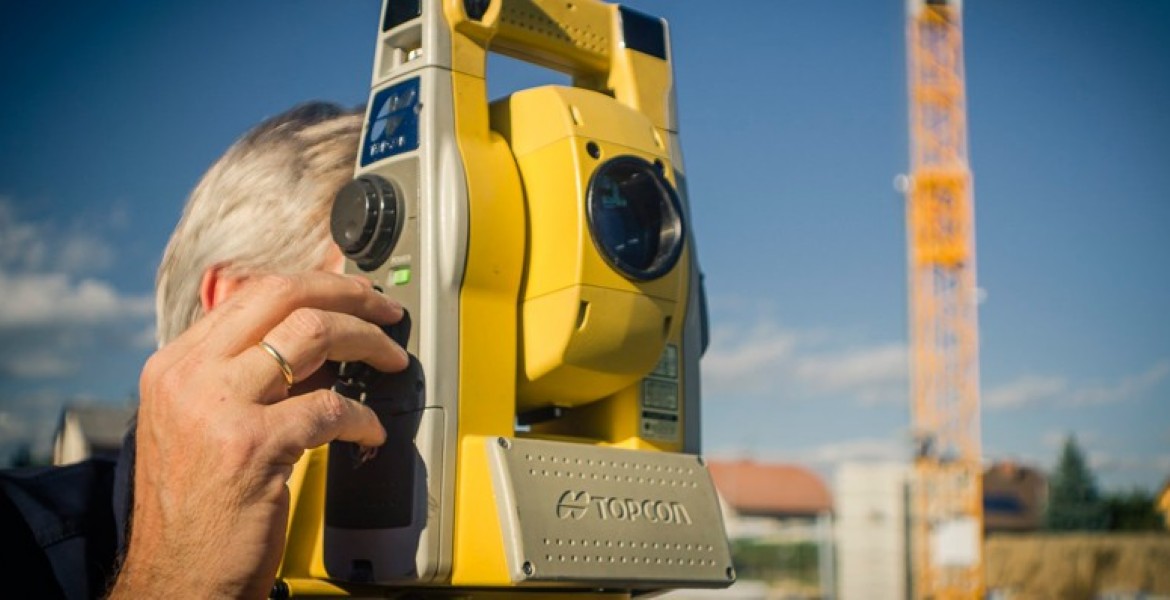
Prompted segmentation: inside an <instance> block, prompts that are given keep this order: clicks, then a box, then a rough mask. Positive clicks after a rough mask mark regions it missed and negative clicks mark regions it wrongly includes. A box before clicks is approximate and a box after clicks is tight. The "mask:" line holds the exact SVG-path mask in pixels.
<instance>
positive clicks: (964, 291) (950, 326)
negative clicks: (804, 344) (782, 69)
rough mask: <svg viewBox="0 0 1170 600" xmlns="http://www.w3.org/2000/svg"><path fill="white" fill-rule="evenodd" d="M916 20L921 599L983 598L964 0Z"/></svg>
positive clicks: (910, 231) (914, 245) (912, 235)
mask: <svg viewBox="0 0 1170 600" xmlns="http://www.w3.org/2000/svg"><path fill="white" fill-rule="evenodd" d="M907 19H908V20H907V44H908V51H909V52H908V54H909V76H908V80H909V88H910V90H909V91H910V147H911V153H910V156H911V164H910V166H911V171H910V176H909V178H908V180H907V181H906V186H905V190H906V192H907V206H906V224H907V237H908V246H909V252H908V254H909V271H910V273H909V297H910V347H911V354H910V357H911V360H910V363H911V386H910V387H911V402H912V404H911V419H912V423H913V430H914V434H915V439H916V448H917V449H916V456H915V461H914V479H913V484H912V490H911V502H912V504H911V515H912V517H911V569H912V572H913V573H912V582H913V597H914V598H916V599H935V600H941V599H958V598H982V597H983V591H984V585H983V561H982V545H983V544H982V537H983V502H982V495H983V494H982V467H981V464H980V442H979V437H980V432H979V335H978V319H977V315H976V304H977V299H976V294H977V290H976V286H975V243H974V238H975V219H974V212H973V197H972V192H971V171H970V167H969V165H968V162H967V109H966V93H965V89H964V88H965V84H964V74H963V25H962V5H961V0H949V1H948V0H908V2H907Z"/></svg>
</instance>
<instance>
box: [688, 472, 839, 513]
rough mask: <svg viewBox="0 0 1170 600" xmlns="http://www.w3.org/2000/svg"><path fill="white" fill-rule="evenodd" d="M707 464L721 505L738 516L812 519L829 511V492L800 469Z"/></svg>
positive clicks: (813, 475)
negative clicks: (722, 501) (731, 509)
mask: <svg viewBox="0 0 1170 600" xmlns="http://www.w3.org/2000/svg"><path fill="white" fill-rule="evenodd" d="M707 464H708V466H709V467H710V469H711V477H712V479H714V480H715V487H716V488H717V489H718V490H719V493H720V494H721V495H722V496H723V499H724V501H726V502H727V504H729V505H730V506H731V508H733V509H735V511H736V512H738V513H740V514H745V515H766V516H813V515H817V514H820V513H822V512H828V511H831V510H832V508H833V498H832V496H831V495H830V494H829V488H828V487H826V486H825V483H824V482H823V481H821V478H820V477H818V476H817V475H816V474H815V473H813V472H812V471H810V470H808V469H806V468H804V467H800V466H797V465H789V464H782V463H757V462H755V461H751V460H736V461H718V460H711V461H708V463H707Z"/></svg>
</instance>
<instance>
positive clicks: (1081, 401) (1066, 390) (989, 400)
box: [983, 359, 1170, 410]
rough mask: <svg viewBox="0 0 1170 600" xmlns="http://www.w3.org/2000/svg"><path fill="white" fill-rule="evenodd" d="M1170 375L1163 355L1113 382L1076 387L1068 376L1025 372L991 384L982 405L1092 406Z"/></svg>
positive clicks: (1133, 392)
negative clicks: (1000, 382) (1138, 370)
mask: <svg viewBox="0 0 1170 600" xmlns="http://www.w3.org/2000/svg"><path fill="white" fill-rule="evenodd" d="M1168 377H1170V359H1162V360H1159V361H1158V362H1156V363H1154V365H1153V366H1151V367H1150V368H1148V369H1146V370H1145V371H1142V372H1140V373H1135V374H1131V375H1126V376H1124V377H1122V378H1121V379H1119V380H1117V381H1115V382H1113V383H1094V384H1089V385H1086V386H1084V387H1076V386H1074V385H1073V384H1072V383H1070V382H1069V380H1068V379H1067V378H1065V377H1058V376H1054V375H1037V374H1030V375H1024V376H1022V377H1019V378H1017V379H1015V380H1014V381H1009V382H1008V383H1005V384H1003V385H999V386H995V387H992V388H988V390H987V391H985V392H984V393H983V405H984V406H985V407H986V408H988V409H992V410H996V409H1003V410H1008V409H1016V408H1022V407H1028V406H1037V405H1046V406H1063V407H1075V406H1090V405H1103V404H1116V403H1119V402H1125V401H1127V400H1130V399H1132V398H1134V397H1136V396H1140V395H1141V394H1144V393H1146V392H1148V391H1150V390H1152V389H1154V388H1155V387H1157V386H1158V385H1160V384H1161V383H1162V382H1164V381H1166V380H1167V378H1168Z"/></svg>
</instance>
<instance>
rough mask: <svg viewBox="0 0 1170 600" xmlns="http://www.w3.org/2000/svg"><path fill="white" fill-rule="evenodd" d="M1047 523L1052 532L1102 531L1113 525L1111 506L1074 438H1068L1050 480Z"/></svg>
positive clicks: (1070, 436) (1046, 514)
mask: <svg viewBox="0 0 1170 600" xmlns="http://www.w3.org/2000/svg"><path fill="white" fill-rule="evenodd" d="M1045 524H1046V525H1047V527H1048V529H1049V530H1051V531H1100V530H1103V529H1105V528H1106V527H1108V526H1109V512H1108V507H1107V506H1106V505H1105V503H1104V502H1103V501H1102V500H1101V495H1100V493H1099V492H1098V491H1097V483H1096V482H1095V481H1094V479H1093V473H1092V472H1091V471H1090V470H1089V466H1088V464H1086V462H1085V456H1084V453H1082V452H1081V449H1080V447H1079V446H1078V445H1077V440H1076V438H1075V437H1074V436H1072V435H1069V436H1068V437H1067V438H1065V440H1064V449H1063V450H1061V453H1060V459H1059V460H1058V462H1057V464H1056V470H1055V471H1054V472H1053V473H1052V479H1051V480H1049V484H1048V510H1047V511H1046V513H1045Z"/></svg>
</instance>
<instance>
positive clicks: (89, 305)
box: [0, 272, 153, 329]
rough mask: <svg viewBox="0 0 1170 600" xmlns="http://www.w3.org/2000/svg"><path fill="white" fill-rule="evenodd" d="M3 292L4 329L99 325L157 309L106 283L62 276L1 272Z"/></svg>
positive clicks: (0, 307) (0, 314) (0, 320)
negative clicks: (98, 323) (74, 279)
mask: <svg viewBox="0 0 1170 600" xmlns="http://www.w3.org/2000/svg"><path fill="white" fill-rule="evenodd" d="M0 290H3V294H2V295H0V329H3V328H14V327H38V326H46V325H57V326H60V325H70V324H79V323H97V322H102V321H110V320H115V319H122V318H126V317H145V316H149V315H150V314H151V311H152V310H153V304H152V300H151V299H150V298H149V297H148V296H124V295H122V294H120V293H119V292H118V291H117V290H115V289H114V288H113V287H112V286H111V285H110V284H109V283H106V282H104V281H97V280H93V279H83V280H81V281H76V282H75V281H70V279H69V277H68V276H67V275H64V274H61V273H49V274H27V275H12V274H7V273H3V272H0Z"/></svg>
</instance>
